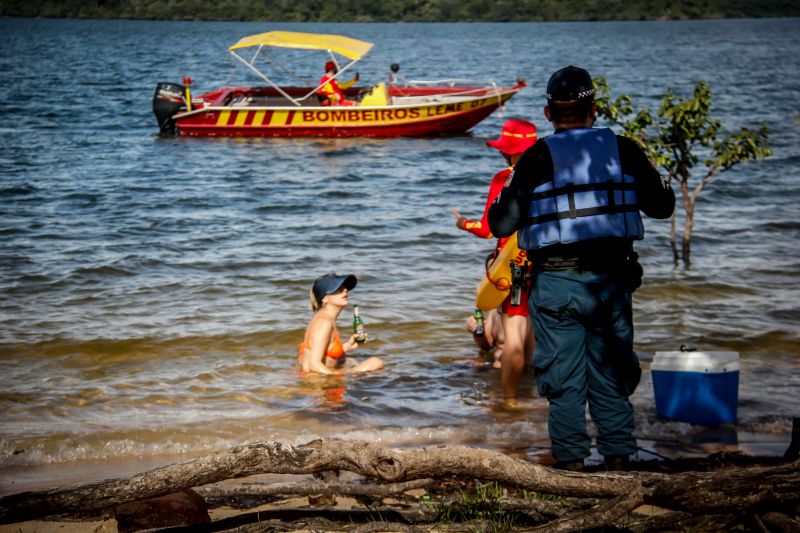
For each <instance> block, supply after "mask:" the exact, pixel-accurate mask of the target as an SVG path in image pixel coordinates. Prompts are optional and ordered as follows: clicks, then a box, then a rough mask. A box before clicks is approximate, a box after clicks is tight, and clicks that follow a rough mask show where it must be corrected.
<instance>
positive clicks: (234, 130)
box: [174, 86, 522, 137]
mask: <svg viewBox="0 0 800 533" xmlns="http://www.w3.org/2000/svg"><path fill="white" fill-rule="evenodd" d="M521 88H522V87H519V86H517V87H512V88H506V89H502V90H485V91H484V94H481V95H478V96H467V97H465V96H454V95H448V94H443V95H441V98H439V99H438V101H437V98H436V97H435V95H434V96H433V97H432V96H431V95H426V97H425V102H424V103H406V104H400V105H386V106H347V107H345V106H342V107H330V106H316V107H306V106H303V107H286V106H280V107H270V106H246V107H234V106H213V105H212V106H207V107H203V108H200V109H196V110H194V111H191V112H188V113H187V112H184V113H179V114H177V115H175V116H174V121H175V125H176V128H177V131H178V133H179V134H181V135H189V136H203V137H419V136H430V135H442V134H458V133H464V132H466V131H468V130H469V129H471V128H472V127H474V126H475V125H476V124H478V123H479V122H480V121H481V120H483V119H485V118H486V117H488V116H489V115H490V114H491V113H492V112H493V111H495V110H496V109H497V108H498V107H499V106H501V105H503V104H504V103H505V102H506V101H507V100H508V99H509V98H511V97H512V96H513V95H514V94H515V93H516V92H517V91H518V90H520V89H521ZM406 100H413V97H407V98H406Z"/></svg>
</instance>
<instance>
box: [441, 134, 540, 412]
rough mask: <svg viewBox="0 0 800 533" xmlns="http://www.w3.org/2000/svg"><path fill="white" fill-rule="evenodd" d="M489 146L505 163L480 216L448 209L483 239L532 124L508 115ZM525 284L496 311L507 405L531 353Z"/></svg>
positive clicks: (532, 137) (532, 140) (529, 142)
mask: <svg viewBox="0 0 800 533" xmlns="http://www.w3.org/2000/svg"><path fill="white" fill-rule="evenodd" d="M486 144H487V145H488V146H491V147H492V148H496V149H497V150H499V151H500V153H501V154H502V155H503V157H504V158H505V160H506V163H508V167H507V168H505V169H503V170H501V171H500V172H498V173H497V174H495V176H494V178H492V183H491V185H489V195H488V197H487V198H486V207H485V208H484V210H483V216H482V217H481V219H480V220H470V219H468V218H466V217H464V216H462V215H461V213H459V212H458V211H457V210H456V209H452V210H451V211H452V212H453V215H454V216H455V217H456V226H457V227H458V228H459V229H462V230H464V231H468V232H470V233H472V234H473V235H476V236H478V237H481V238H483V239H491V238H492V237H493V235H492V232H491V230H490V229H489V224H488V222H487V216H488V212H489V206H491V205H492V202H494V199H495V198H496V197H497V195H499V194H500V191H501V190H502V189H503V186H504V185H505V183H506V181H508V178H509V176H511V174H512V172H513V170H514V165H515V164H516V162H517V160H518V159H519V158H520V156H521V155H522V153H523V152H524V151H525V150H527V149H528V148H529V147H531V146H533V145H534V144H536V125H535V124H533V123H532V122H528V121H527V120H520V119H510V120H507V121H506V122H505V124H503V129H502V131H501V132H500V138H499V139H497V140H494V141H488V142H487V143H486ZM507 241H508V237H504V238H501V239H497V247H496V248H495V251H494V253H493V256H494V257H497V255H498V254H499V253H500V250H502V248H503V246H505V244H506V242H507ZM529 291H530V289H529V287H527V286H525V287H523V291H522V298H521V299H520V305H518V306H514V305H511V298H510V296H509V297H508V298H506V299H505V301H503V303H502V305H501V306H500V313H501V317H502V323H503V332H504V338H505V343H504V347H503V350H502V357H501V360H500V361H499V362H498V361H495V367H497V366H499V367H500V381H501V383H502V388H503V396H504V398H505V400H506V403H507V404H508V405H514V404H516V400H517V391H518V389H519V381H520V378H521V376H522V371H523V370H524V369H525V364H526V362H527V361H528V359H529V358H530V356H531V354H532V353H533V349H534V345H535V342H536V341H535V339H534V336H533V330H532V328H531V324H530V320H529V319H528V317H529V316H530V312H529V310H528V302H527V299H528V294H529Z"/></svg>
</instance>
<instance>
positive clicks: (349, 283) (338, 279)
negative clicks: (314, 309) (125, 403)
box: [311, 272, 358, 302]
mask: <svg viewBox="0 0 800 533" xmlns="http://www.w3.org/2000/svg"><path fill="white" fill-rule="evenodd" d="M357 284H358V278H356V277H355V276H354V275H353V274H348V275H347V276H337V275H336V273H335V272H331V273H329V274H325V275H324V276H321V277H319V278H317V280H316V281H315V282H314V286H313V287H312V289H311V290H312V291H313V292H314V298H316V299H317V301H319V302H322V299H323V298H325V296H327V295H328V294H333V293H334V292H336V291H338V290H339V289H341V288H342V287H344V288H346V289H347V290H348V291H351V290H353V288H355V286H356V285H357Z"/></svg>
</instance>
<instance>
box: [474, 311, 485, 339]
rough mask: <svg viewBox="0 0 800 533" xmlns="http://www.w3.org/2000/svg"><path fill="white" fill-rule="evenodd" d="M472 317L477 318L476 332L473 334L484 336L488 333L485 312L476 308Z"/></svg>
mask: <svg viewBox="0 0 800 533" xmlns="http://www.w3.org/2000/svg"><path fill="white" fill-rule="evenodd" d="M472 317H473V318H474V319H475V332H474V333H473V335H475V336H476V337H483V335H484V334H485V333H486V329H485V328H484V325H483V312H482V311H481V310H480V309H475V312H474V313H473V314H472Z"/></svg>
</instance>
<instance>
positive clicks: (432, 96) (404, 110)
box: [153, 31, 525, 137]
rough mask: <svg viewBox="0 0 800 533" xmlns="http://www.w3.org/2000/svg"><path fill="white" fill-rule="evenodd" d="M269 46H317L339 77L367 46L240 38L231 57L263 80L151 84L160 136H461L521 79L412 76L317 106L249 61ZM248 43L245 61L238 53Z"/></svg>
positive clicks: (313, 37) (308, 94)
mask: <svg viewBox="0 0 800 533" xmlns="http://www.w3.org/2000/svg"><path fill="white" fill-rule="evenodd" d="M270 47H278V48H296V49H305V50H323V51H326V52H327V53H328V54H329V56H330V58H331V59H332V60H333V61H335V62H336V63H337V65H338V64H339V63H338V61H337V54H338V55H340V56H343V57H345V58H347V59H348V60H349V62H348V63H347V64H346V65H345V66H343V67H342V68H341V69H339V71H338V72H337V74H336V76H335V77H336V78H340V77H341V76H342V74H344V73H345V72H347V71H348V70H350V69H351V68H352V66H353V65H354V64H356V63H357V62H358V61H359V60H360V59H361V58H362V57H364V55H366V53H367V52H369V50H370V49H371V48H372V44H371V43H368V42H365V41H359V40H357V39H352V38H349V37H344V36H340V35H329V34H313V33H298V32H287V31H273V32H267V33H261V34H258V35H251V36H249V37H244V38H242V39H241V40H239V42H237V43H236V44H234V45H233V46H231V47H230V49H229V50H230V52H231V54H232V55H233V56H234V57H235V58H236V59H237V60H239V61H241V62H242V63H243V64H244V65H245V66H246V67H247V68H249V69H250V70H252V71H253V72H254V73H256V75H258V76H259V77H260V78H261V79H263V80H264V81H266V82H267V83H268V85H265V86H258V87H225V88H222V89H218V90H215V91H211V92H207V93H204V94H201V95H199V96H195V97H192V96H191V95H190V84H191V80H189V79H188V78H184V84H183V85H180V84H175V83H159V84H158V86H157V87H156V92H155V95H154V97H153V111H154V112H155V114H156V118H157V120H158V124H159V127H160V129H161V131H162V133H170V134H180V135H195V136H236V137H295V136H297V137H299V136H312V137H356V136H367V137H405V136H426V135H438V134H456V133H464V132H466V131H468V130H469V129H470V128H472V127H473V126H475V125H476V124H478V123H479V122H480V121H481V120H483V119H485V118H486V117H487V116H489V115H490V114H491V113H492V112H493V111H494V110H495V109H497V108H498V107H500V106H502V105H503V104H504V103H505V102H506V101H508V99H509V98H511V97H512V96H514V94H516V93H517V91H519V90H521V89H523V88H524V87H525V82H524V81H523V80H521V79H517V82H516V84H515V85H513V86H508V87H498V86H497V85H496V84H494V83H493V82H487V83H482V84H474V83H473V84H470V83H468V82H464V81H463V80H438V81H414V80H405V79H403V78H401V77H400V76H398V74H397V72H398V67H397V66H396V65H392V71H393V74H392V75H391V79H390V81H389V82H388V83H383V82H381V83H378V84H376V85H374V86H373V87H371V88H368V89H365V88H363V87H351V88H349V89H344V90H343V92H344V93H345V96H346V97H347V98H348V99H350V100H354V101H355V104H354V105H351V106H329V105H323V104H322V103H321V102H322V100H321V98H320V97H319V95H318V92H317V91H318V90H319V89H320V86H319V85H318V86H295V87H287V86H278V85H277V84H275V83H273V82H272V80H270V79H269V78H268V77H267V76H266V75H265V74H264V73H262V72H261V71H260V70H258V69H257V68H256V66H255V61H256V59H257V58H258V57H259V56H260V55H263V54H264V52H265V51H266V50H269V48H270ZM244 48H256V51H255V53H254V54H253V57H252V59H250V60H246V59H244V58H243V57H241V56H240V55H239V53H238V51H239V50H241V49H244Z"/></svg>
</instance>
